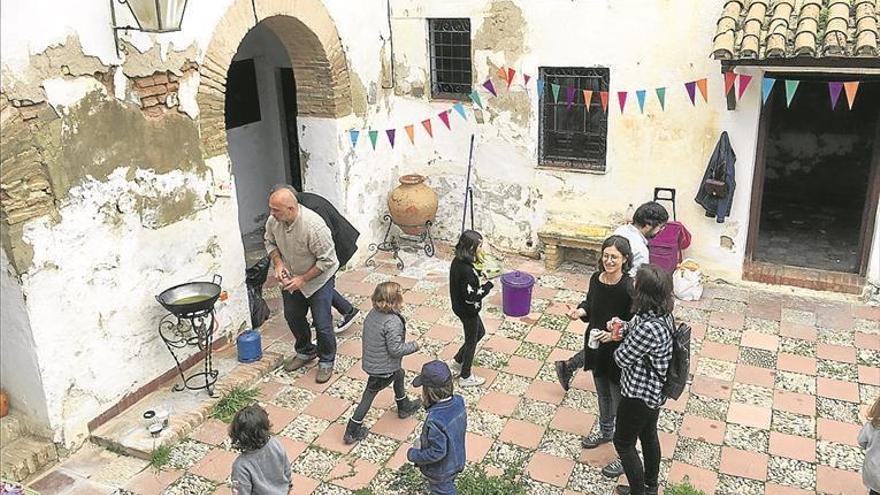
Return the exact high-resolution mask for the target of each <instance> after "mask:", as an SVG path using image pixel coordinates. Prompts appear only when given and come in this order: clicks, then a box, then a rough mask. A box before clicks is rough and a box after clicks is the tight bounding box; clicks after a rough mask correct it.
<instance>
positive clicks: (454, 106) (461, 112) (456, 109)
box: [452, 103, 467, 120]
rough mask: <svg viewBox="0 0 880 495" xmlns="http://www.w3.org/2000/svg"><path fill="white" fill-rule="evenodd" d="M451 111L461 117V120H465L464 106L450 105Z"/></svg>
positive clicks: (458, 104)
mask: <svg viewBox="0 0 880 495" xmlns="http://www.w3.org/2000/svg"><path fill="white" fill-rule="evenodd" d="M452 109H453V110H455V111H456V112H458V114H459V115H461V118H463V119H464V120H467V115H465V113H464V105H462V104H461V103H456V104H455V105H452Z"/></svg>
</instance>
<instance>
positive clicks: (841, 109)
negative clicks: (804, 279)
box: [746, 74, 880, 275]
mask: <svg viewBox="0 0 880 495" xmlns="http://www.w3.org/2000/svg"><path fill="white" fill-rule="evenodd" d="M766 77H773V78H776V79H777V86H778V87H776V88H775V89H774V91H773V93H772V95H771V96H770V99H769V100H768V101H767V103H766V104H765V106H764V108H763V111H762V116H761V118H762V122H761V132H760V138H759V139H760V142H759V147H758V149H759V151H758V156H757V163H756V170H755V185H754V188H755V190H754V191H753V202H752V214H751V224H750V232H749V247H748V249H747V253H746V254H747V261H754V262H758V263H763V264H768V265H780V266H788V267H798V268H803V269H809V270H823V271H831V272H840V273H848V274H853V275H864V273H865V270H866V269H867V263H868V253H869V250H870V241H871V234H872V228H873V224H874V215H875V214H876V207H877V194H878V191H877V190H878V168H880V165H878V154H880V145H878V144H877V142H878V134H880V112H878V110H877V109H878V108H880V78H874V79H871V78H869V77H865V76H861V75H860V76H847V75H842V76H841V75H827V74H823V75H805V74H768V75H767V76H766ZM783 80H799V81H800V84H799V86H798V88H797V92H796V93H795V96H794V98H793V100H792V102H791V105H790V106H788V105H787V104H786V97H785V88H784V86H783ZM852 80H859V81H861V84H860V85H859V87H858V92H857V95H856V98H855V101H854V105H853V108H852V110H849V108H848V105H847V96H846V94H845V93H844V92H841V94H840V98H839V100H838V102H837V106H836V108H835V109H834V110H832V108H831V98H830V93H829V88H828V82H829V81H841V82H842V81H852Z"/></svg>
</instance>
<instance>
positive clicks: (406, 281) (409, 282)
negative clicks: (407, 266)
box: [391, 275, 419, 304]
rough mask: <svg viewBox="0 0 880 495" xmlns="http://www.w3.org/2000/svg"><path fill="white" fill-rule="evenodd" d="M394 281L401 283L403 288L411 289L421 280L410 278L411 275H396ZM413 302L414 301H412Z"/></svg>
mask: <svg viewBox="0 0 880 495" xmlns="http://www.w3.org/2000/svg"><path fill="white" fill-rule="evenodd" d="M391 280H393V281H394V282H397V283H398V284H399V285H400V288H401V289H403V290H410V289H412V288H413V287H415V285H416V284H417V283H418V282H419V281H418V279H415V278H410V277H401V276H400V275H397V276H395V277H394V278H393V279H391ZM410 304H413V303H410Z"/></svg>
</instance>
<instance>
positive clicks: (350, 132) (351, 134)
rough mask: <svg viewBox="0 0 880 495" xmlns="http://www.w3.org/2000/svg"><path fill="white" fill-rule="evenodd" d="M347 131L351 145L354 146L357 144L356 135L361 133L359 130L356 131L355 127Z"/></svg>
mask: <svg viewBox="0 0 880 495" xmlns="http://www.w3.org/2000/svg"><path fill="white" fill-rule="evenodd" d="M348 133H349V135H350V136H351V147H352V148H354V147H355V146H357V144H358V137H359V136H360V135H361V131H358V130H357V129H352V130H350V131H348Z"/></svg>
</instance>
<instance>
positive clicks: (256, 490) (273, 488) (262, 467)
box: [229, 404, 293, 495]
mask: <svg viewBox="0 0 880 495" xmlns="http://www.w3.org/2000/svg"><path fill="white" fill-rule="evenodd" d="M229 436H230V438H232V446H233V447H235V448H236V449H238V450H239V451H241V454H240V455H239V456H238V458H236V459H235V462H233V463H232V493H234V494H236V495H287V493H288V492H290V489H291V488H292V487H293V478H292V477H291V473H290V461H289V460H288V459H287V451H285V450H284V447H283V446H282V445H281V442H279V441H278V440H277V439H275V438H274V437H272V436H271V435H270V425H269V415H268V414H267V413H266V410H265V409H263V408H262V407H260V406H258V405H256V404H254V405H251V406H247V407H243V408H242V409H241V410H240V411H238V412H237V413H236V414H235V418H234V419H233V420H232V424H231V425H229Z"/></svg>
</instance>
